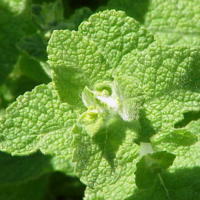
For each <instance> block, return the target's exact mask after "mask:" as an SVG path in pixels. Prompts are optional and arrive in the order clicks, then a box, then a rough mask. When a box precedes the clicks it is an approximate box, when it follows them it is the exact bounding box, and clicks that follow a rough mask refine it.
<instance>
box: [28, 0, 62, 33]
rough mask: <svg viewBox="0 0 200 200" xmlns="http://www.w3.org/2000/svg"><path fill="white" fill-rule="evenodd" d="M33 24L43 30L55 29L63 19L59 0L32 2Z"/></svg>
mask: <svg viewBox="0 0 200 200" xmlns="http://www.w3.org/2000/svg"><path fill="white" fill-rule="evenodd" d="M31 11H32V20H33V22H34V24H35V25H36V26H37V27H38V28H39V29H41V30H42V31H44V32H47V31H49V30H50V31H51V30H53V29H55V27H56V26H57V24H58V23H59V22H60V21H62V20H63V6H62V2H61V0H56V1H55V2H53V3H43V4H42V5H39V4H33V5H32V7H31Z"/></svg>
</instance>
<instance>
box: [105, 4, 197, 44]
mask: <svg viewBox="0 0 200 200" xmlns="http://www.w3.org/2000/svg"><path fill="white" fill-rule="evenodd" d="M106 8H109V9H113V8H114V9H117V10H123V11H125V12H126V13H127V15H129V16H132V17H133V18H135V19H136V20H137V21H139V22H140V23H141V24H142V25H143V26H145V27H146V28H148V30H150V31H151V32H152V33H153V34H154V35H155V38H156V40H157V41H159V42H160V43H165V44H169V45H173V44H175V45H189V46H199V45H200V34H199V31H200V25H199V20H200V16H199V12H200V2H199V1H193V0H174V1H168V0H142V1H140V0H126V1H125V0H117V1H116V0H109V1H108V5H107V6H106Z"/></svg>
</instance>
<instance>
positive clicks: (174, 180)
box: [126, 167, 200, 200]
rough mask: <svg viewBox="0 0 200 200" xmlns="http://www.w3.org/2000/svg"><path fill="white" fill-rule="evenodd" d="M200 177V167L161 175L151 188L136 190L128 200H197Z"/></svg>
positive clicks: (199, 194)
mask: <svg viewBox="0 0 200 200" xmlns="http://www.w3.org/2000/svg"><path fill="white" fill-rule="evenodd" d="M199 176H200V168H199V167H194V168H190V167H188V168H187V167H186V168H180V169H177V170H176V171H175V172H171V173H169V172H165V173H161V176H160V177H161V179H160V180H157V181H155V183H154V184H152V186H151V187H150V188H148V189H142V190H139V189H136V190H135V191H134V194H133V195H132V196H130V197H129V198H127V199H126V200H135V199H137V200H144V199H159V200H174V199H178V200H194V199H195V200H196V199H199V197H200V184H199ZM161 180H162V181H161ZM162 183H163V184H162Z"/></svg>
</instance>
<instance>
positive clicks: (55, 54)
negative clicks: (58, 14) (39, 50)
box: [47, 30, 111, 104]
mask: <svg viewBox="0 0 200 200" xmlns="http://www.w3.org/2000/svg"><path fill="white" fill-rule="evenodd" d="M47 50H48V54H49V64H50V65H51V67H52V69H53V71H54V73H53V80H54V82H55V84H56V89H57V90H58V93H59V95H60V98H61V101H64V102H68V103H70V104H77V103H78V102H80V101H81V99H80V97H81V93H82V90H83V89H84V87H85V86H90V87H91V88H92V87H93V85H94V84H95V83H101V82H103V81H106V80H110V79H111V77H110V73H109V71H110V69H111V68H110V66H109V64H108V63H107V61H106V59H105V58H104V56H103V55H102V54H101V52H100V51H99V50H98V48H97V46H96V45H95V44H94V43H93V42H92V41H89V40H87V38H85V37H83V36H82V35H81V34H80V33H79V32H75V31H72V32H70V31H68V30H64V31H62V30H60V31H54V32H53V35H52V37H51V39H50V42H49V45H48V49H47Z"/></svg>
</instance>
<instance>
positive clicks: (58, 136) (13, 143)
mask: <svg viewBox="0 0 200 200" xmlns="http://www.w3.org/2000/svg"><path fill="white" fill-rule="evenodd" d="M77 114H78V112H77V111H76V110H74V109H73V108H72V107H70V106H69V105H67V104H61V102H60V100H59V99H58V96H57V92H56V91H55V89H54V85H53V84H52V83H50V84H49V85H41V86H38V87H36V88H35V89H34V90H33V91H32V92H27V93H25V94H24V95H23V96H20V97H19V98H18V99H17V101H16V102H15V103H13V104H12V105H11V106H10V107H9V108H8V109H7V111H6V115H5V116H4V117H3V118H2V119H1V125H0V130H1V131H0V132H1V135H0V141H1V142H0V149H1V150H2V151H6V152H8V153H11V154H12V155H27V154H30V153H33V152H36V151H37V150H38V149H40V150H41V151H42V152H43V153H48V154H52V155H64V156H65V157H70V156H71V149H70V144H71V141H72V135H71V129H72V127H73V125H74V123H75V121H76V118H77Z"/></svg>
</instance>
